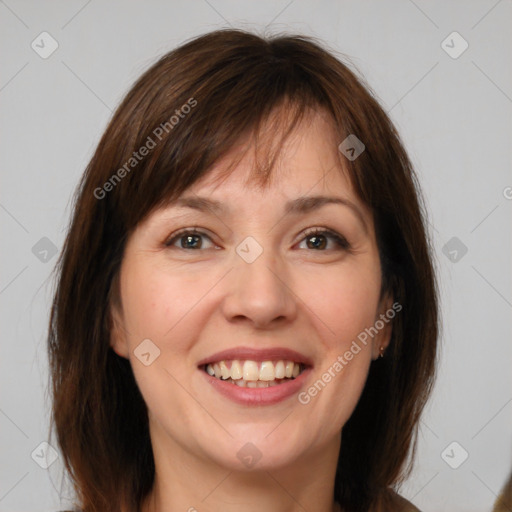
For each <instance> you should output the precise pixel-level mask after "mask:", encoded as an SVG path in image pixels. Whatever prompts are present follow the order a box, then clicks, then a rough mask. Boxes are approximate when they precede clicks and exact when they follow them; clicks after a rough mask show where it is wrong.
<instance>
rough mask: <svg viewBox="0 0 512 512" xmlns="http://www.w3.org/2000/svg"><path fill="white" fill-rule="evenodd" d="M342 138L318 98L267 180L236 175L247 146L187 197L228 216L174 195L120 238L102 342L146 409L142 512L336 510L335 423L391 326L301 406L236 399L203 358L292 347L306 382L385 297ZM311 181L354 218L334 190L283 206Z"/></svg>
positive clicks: (245, 165) (309, 189)
mask: <svg viewBox="0 0 512 512" xmlns="http://www.w3.org/2000/svg"><path fill="white" fill-rule="evenodd" d="M339 142H340V141H338V140H337V138H336V136H335V134H334V130H333V127H332V124H331V122H330V120H329V117H328V116H327V115H326V114H324V113H323V112H313V113H311V114H310V115H309V116H308V117H307V118H305V119H304V121H303V122H302V123H300V124H299V125H298V126H297V128H296V130H295V131H294V133H293V134H292V136H291V137H290V138H288V139H287V142H286V143H285V145H284V147H283V148H282V150H281V152H280V155H279V158H278V161H277V163H276V167H275V169H274V180H273V181H272V183H271V185H270V186H269V187H268V188H266V189H264V190H260V189H258V188H257V187H256V186H254V185H247V184H246V180H247V178H248V177H249V176H250V174H251V172H252V171H253V168H254V153H253V152H252V151H249V152H247V153H246V154H245V156H244V157H243V158H242V160H241V161H240V162H239V163H238V164H237V165H236V167H235V169H234V172H233V173H232V174H231V175H229V176H228V178H226V179H224V180H222V181H221V182H219V180H216V179H215V178H217V177H218V176H219V172H221V171H222V170H223V169H225V168H226V166H227V165H229V163H230V162H231V161H232V160H231V159H232V157H233V156H235V154H234V153H233V154H229V155H227V156H226V157H225V158H224V159H222V160H221V161H219V162H218V163H217V164H216V165H215V166H214V168H213V169H212V170H211V173H210V174H208V175H207V176H206V177H205V178H203V179H202V180H201V181H199V182H197V183H196V184H194V185H193V186H192V187H191V188H190V189H188V190H187V191H185V193H184V194H183V195H184V196H187V197H190V196H201V197H207V198H209V199H217V200H219V201H221V202H222V203H223V204H224V205H227V206H229V208H230V210H231V212H230V214H227V215H224V214H223V215H221V214H213V213H212V212H199V211H195V210H192V209H186V208H177V207H175V206H172V205H171V206H169V207H166V208H162V209H160V210H156V211H155V212H153V213H152V214H150V216H149V217H147V218H146V219H145V220H144V221H143V222H142V223H141V224H139V226H138V227H137V229H136V230H135V232H134V233H133V234H132V235H131V237H130V239H129V240H128V243H127V247H126V251H125V254H124V259H123V262H122V265H121V271H120V272H121V275H120V298H121V305H122V306H121V308H119V309H114V311H113V318H114V329H113V332H112V338H111V345H112V347H113V349H114V350H115V352H116V353H117V354H119V355H120V356H122V357H126V358H128V359H129V360H130V363H131V366H132V368H133V372H134V375H135V378H136V380H137V383H138V386H139V388H140V390H141V393H142V395H143V397H144V399H145V401H146V404H147V406H148V411H149V422H150V434H151V440H152V446H153V452H154V456H155V465H156V476H155V486H154V488H153V491H152V493H151V494H150V496H149V498H148V499H147V501H146V502H145V504H144V507H143V511H144V512H150V511H151V512H153V511H159V512H160V511H162V512H163V511H164V510H165V511H169V510H172V511H174V510H183V511H186V510H194V509H196V510H198V511H200V512H202V511H217V510H223V511H224V512H231V511H235V510H237V511H238V510H240V508H241V507H243V509H244V510H245V511H254V512H256V511H260V510H267V511H276V512H277V511H287V512H292V511H299V510H301V511H303V510H304V509H305V510H315V511H318V512H331V511H332V510H335V504H334V503H333V498H332V496H333V492H334V491H333V489H334V475H335V470H336V464H337V456H338V452H339V447H340V443H341V437H342V436H341V432H342V428H343V425H344V424H345V423H346V421H347V420H348V418H349V417H350V415H351V414H352V412H353V410H354V408H355V405H356V404H357V401H358V399H359V397H360V395H361V392H362V390H363V387H364V384H365V381H366V378H367V374H368V370H369V366H370V364H372V360H375V359H377V357H378V355H379V349H380V348H381V347H383V348H385V347H386V346H387V344H388V343H389V338H390V334H391V324H390V323H389V324H386V326H385V327H384V328H383V329H382V330H380V331H379V333H378V335H376V336H375V337H374V338H373V339H371V338H370V339H369V342H368V344H367V345H366V346H364V345H362V344H360V345H361V351H360V352H359V353H358V354H357V355H355V356H354V357H353V359H352V360H351V361H350V362H349V363H348V364H347V365H346V366H344V368H343V370H342V371H341V372H339V373H337V374H336V376H335V377H334V378H333V379H332V380H331V382H329V383H328V384H327V385H326V386H325V388H323V389H322V391H321V392H319V393H318V394H317V395H316V396H315V397H314V398H311V400H310V402H309V403H307V404H301V403H300V402H299V401H298V399H297V396H296V395H294V396H292V397H290V398H287V399H286V400H285V401H282V402H279V403H277V404H274V405H266V406H244V405H240V404H237V403H235V402H232V401H231V400H229V399H228V398H226V397H224V396H222V395H220V394H219V393H218V391H216V390H215V389H213V387H212V386H211V385H210V384H209V383H208V381H207V380H206V379H205V378H204V375H203V373H202V370H200V369H198V362H199V361H200V360H201V359H203V358H205V357H207V356H210V355H212V354H214V353H216V352H218V351H220V350H224V349H228V348H233V347H237V346H241V345H245V346H250V347H258V348H260V347H261V348H268V347H276V346H279V347H287V348H291V349H294V350H296V351H299V352H301V353H303V354H305V355H307V356H309V357H311V359H312V361H313V369H312V371H311V373H310V375H309V377H308V380H307V383H306V384H305V385H304V387H303V389H301V391H303V390H306V389H307V387H308V386H310V385H311V384H313V383H314V382H315V381H317V380H318V379H319V378H321V376H322V374H323V373H324V372H325V371H327V370H328V368H330V367H332V366H333V363H334V362H335V361H336V360H337V358H338V356H339V355H342V354H344V353H345V352H346V351H347V350H348V349H349V348H350V346H351V343H352V342H353V340H355V339H356V338H357V335H358V334H359V333H361V332H362V331H364V329H365V328H367V327H369V326H373V325H374V323H375V321H376V320H377V319H378V318H379V315H381V314H383V313H385V311H386V310H387V309H389V308H390V306H391V304H392V298H391V297H387V296H386V297H384V298H382V299H381V297H380V289H381V269H380V261H379V255H378V247H377V243H376V238H375V231H374V224H373V218H372V212H371V211H370V209H369V208H368V207H367V206H365V205H364V204H363V203H362V201H361V200H360V199H359V198H358V197H357V196H356V194H355V192H354V190H353V188H352V185H351V183H350V181H349V179H348V177H347V175H346V172H345V170H344V169H343V168H342V167H341V165H340V160H339V155H338V153H337V152H338V150H337V145H338V144H339ZM233 151H234V150H233ZM307 195H308V196H309V195H329V196H337V197H342V198H344V199H346V200H348V201H350V202H351V203H352V204H353V205H354V206H355V208H357V210H358V211H359V212H360V216H361V218H359V216H358V215H357V214H356V213H355V211H354V210H353V209H352V208H350V207H348V206H344V205H340V204H328V205H325V206H322V207H321V208H319V209H317V210H314V211H311V212H309V213H305V214H299V215H285V214H284V211H283V209H284V204H285V202H286V201H288V200H290V199H295V198H298V197H303V196H307ZM194 227H195V228H196V229H197V230H198V231H202V232H204V233H205V236H201V237H199V240H197V239H196V240H194V242H196V245H199V246H200V248H196V249H193V248H192V249H191V248H183V244H185V245H184V246H185V247H190V243H189V245H188V246H187V239H186V238H183V235H181V238H180V237H178V238H175V239H174V241H172V245H169V246H166V245H165V243H166V242H167V241H169V240H172V238H173V237H172V236H171V235H173V234H174V233H176V232H177V231H178V230H181V229H182V228H194ZM308 228H324V229H325V228H329V229H330V230H332V231H335V232H336V233H338V234H340V235H342V236H344V237H345V238H346V239H347V240H348V242H349V244H350V248H349V249H347V248H343V247H339V246H338V245H337V243H336V241H335V240H334V239H331V238H330V237H328V236H326V238H325V239H323V238H321V239H320V244H319V245H320V248H316V247H318V246H315V244H314V240H312V236H311V235H307V234H305V233H304V232H305V231H306V230H307V229H308ZM247 236H252V237H253V238H254V239H255V240H257V242H258V243H259V244H260V246H261V247H262V248H263V253H262V254H261V255H260V256H259V257H258V258H257V259H256V260H255V261H254V262H253V263H250V264H249V263H246V262H245V261H244V260H243V259H242V258H241V257H240V256H239V255H238V254H237V253H236V251H235V249H236V247H237V245H238V244H240V242H242V240H244V239H245V238H246V237H247ZM320 236H321V235H320ZM197 242H198V243H197ZM312 242H313V243H312ZM201 244H202V245H201ZM324 244H326V245H324ZM147 338H149V339H151V340H152V342H153V343H154V344H155V345H156V346H157V347H158V348H159V350H160V355H159V357H158V358H156V359H155V360H154V362H152V363H151V364H150V365H149V366H145V365H144V364H142V363H141V362H140V361H139V359H138V358H137V357H135V355H134V350H135V349H136V348H137V346H138V345H139V344H140V343H141V341H142V340H144V339H147ZM376 364H378V363H376ZM247 442H251V443H252V444H253V445H255V446H256V447H257V449H258V450H259V452H260V453H261V459H260V460H259V461H258V463H257V464H256V465H255V466H254V467H253V468H252V469H248V468H246V467H244V465H243V464H242V463H241V462H240V460H239V459H238V458H237V452H238V450H240V448H242V447H243V446H244V445H245V444H246V443H247ZM192 507H193V508H192Z"/></svg>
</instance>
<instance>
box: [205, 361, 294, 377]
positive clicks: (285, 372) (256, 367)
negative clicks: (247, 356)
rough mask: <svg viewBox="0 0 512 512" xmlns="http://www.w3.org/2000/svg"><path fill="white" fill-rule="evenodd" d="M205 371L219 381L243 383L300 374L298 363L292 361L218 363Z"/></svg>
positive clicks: (210, 365)
mask: <svg viewBox="0 0 512 512" xmlns="http://www.w3.org/2000/svg"><path fill="white" fill-rule="evenodd" d="M206 371H207V372H208V373H209V374H210V375H212V376H213V375H214V376H215V377H217V378H219V379H224V380H227V379H233V380H239V379H243V380H245V381H257V380H261V381H272V380H276V379H284V378H295V377H297V376H298V375H299V374H300V371H301V365H300V363H294V362H293V361H282V360H281V361H263V362H261V363H260V362H257V361H249V360H247V361H238V360H236V359H235V360H233V361H218V362H216V363H213V364H208V365H206Z"/></svg>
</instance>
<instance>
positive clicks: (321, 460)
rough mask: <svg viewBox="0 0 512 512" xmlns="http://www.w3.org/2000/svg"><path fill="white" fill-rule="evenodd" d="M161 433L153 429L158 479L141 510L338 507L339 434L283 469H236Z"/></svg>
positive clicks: (319, 510)
mask: <svg viewBox="0 0 512 512" xmlns="http://www.w3.org/2000/svg"><path fill="white" fill-rule="evenodd" d="M162 434H163V433H162V432H161V431H160V432H152V440H153V447H155V446H158V447H159V449H158V450H155V449H153V452H154V454H155V482H154V485H153V488H152V491H151V492H150V494H149V496H148V497H147V499H146V501H145V502H144V504H143V506H142V508H141V511H142V512H170V511H175V510H176V511H188V512H214V511H218V510H222V511H223V512H235V511H237V512H238V511H239V510H240V508H241V507H243V509H244V512H259V511H261V510H265V511H268V512H304V510H315V512H336V511H338V510H339V508H338V507H337V505H336V504H335V503H334V499H333V497H334V477H335V473H336V465H337V460H338V453H339V446H340V438H337V439H335V440H333V441H332V442H331V443H329V444H328V445H325V446H324V447H323V448H322V449H321V450H318V449H317V450H316V451H315V453H304V454H303V455H302V456H301V457H300V458H298V459H295V460H293V462H291V463H290V464H288V465H284V466H282V467H279V468H277V467H264V466H263V465H262V467H261V468H260V469H258V468H257V467H255V468H253V469H252V470H246V471H238V470H233V469H232V468H228V467H222V466H219V465H217V464H215V463H214V462H213V461H211V460H209V459H206V458H199V457H198V456H197V455H196V454H192V453H190V452H189V451H186V450H184V449H183V448H182V447H180V446H179V445H177V444H176V443H175V442H173V441H172V440H170V438H169V437H168V436H164V437H163V438H162V437H161V435H162ZM159 437H160V438H159ZM155 441H157V442H156V443H155Z"/></svg>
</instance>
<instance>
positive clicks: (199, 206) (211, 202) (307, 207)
mask: <svg viewBox="0 0 512 512" xmlns="http://www.w3.org/2000/svg"><path fill="white" fill-rule="evenodd" d="M328 204H340V205H342V206H346V207H348V208H350V209H351V210H352V212H353V213H355V215H356V217H357V218H358V219H359V220H360V221H361V224H362V225H363V227H364V230H365V232H368V226H367V225H366V222H365V220H364V216H363V214H362V212H361V210H360V209H359V208H358V207H357V206H356V205H355V204H354V203H353V202H352V201H349V200H348V199H345V198H343V197H335V196H305V197H298V198H297V199H292V200H290V201H288V202H287V203H286V204H285V207H284V214H285V215H304V214H306V213H310V212H312V211H314V210H318V209H320V208H322V207H323V206H325V205H328ZM169 206H171V207H181V208H191V209H193V210H198V211H200V212H212V211H213V212H214V213H216V214H219V215H225V214H227V213H229V211H230V210H229V208H228V207H227V206H226V205H225V204H223V203H222V202H220V201H216V200H215V199H208V198H206V197H199V196H194V197H181V198H179V199H176V200H175V201H173V202H172V203H171V204H170V205H169Z"/></svg>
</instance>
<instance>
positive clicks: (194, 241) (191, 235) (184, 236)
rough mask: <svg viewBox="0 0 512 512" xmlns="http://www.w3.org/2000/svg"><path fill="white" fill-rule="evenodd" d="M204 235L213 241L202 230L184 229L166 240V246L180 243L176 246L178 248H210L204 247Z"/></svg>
mask: <svg viewBox="0 0 512 512" xmlns="http://www.w3.org/2000/svg"><path fill="white" fill-rule="evenodd" d="M203 237H204V238H207V239H208V240H210V242H211V239H210V237H209V236H208V235H207V234H205V233H203V232H201V231H197V230H196V229H183V230H181V231H178V233H174V234H172V235H171V238H169V239H168V240H167V241H166V242H165V245H166V247H170V246H174V245H175V244H176V243H179V245H178V246H177V247H176V248H177V249H185V250H186V249H192V250H197V249H208V248H209V247H203V241H202V238H203Z"/></svg>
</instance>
